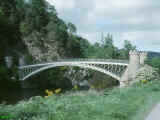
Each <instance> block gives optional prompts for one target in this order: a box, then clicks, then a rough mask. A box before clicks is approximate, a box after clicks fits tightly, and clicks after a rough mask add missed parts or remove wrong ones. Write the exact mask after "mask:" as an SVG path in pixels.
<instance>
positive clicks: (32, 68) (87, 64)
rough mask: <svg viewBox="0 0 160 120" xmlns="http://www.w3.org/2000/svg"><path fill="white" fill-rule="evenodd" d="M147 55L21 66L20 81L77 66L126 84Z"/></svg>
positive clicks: (135, 53) (137, 53)
mask: <svg viewBox="0 0 160 120" xmlns="http://www.w3.org/2000/svg"><path fill="white" fill-rule="evenodd" d="M145 58H146V54H145V53H144V52H143V53H140V52H136V51H131V52H130V60H129V61H128V60H113V59H59V60H57V61H53V62H49V63H37V64H32V65H25V66H19V78H20V80H26V79H27V78H29V77H31V76H33V75H35V74H37V73H39V72H42V71H45V70H48V69H51V68H54V67H60V66H77V67H80V68H85V69H92V70H95V71H99V72H102V73H104V74H106V75H109V76H111V77H113V78H115V79H116V80H118V81H119V82H120V85H121V84H124V83H126V82H127V81H128V80H130V79H131V78H132V79H133V78H134V77H135V73H136V71H137V70H138V68H139V65H140V64H142V63H143V62H144V59H145Z"/></svg>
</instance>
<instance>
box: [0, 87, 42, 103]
mask: <svg viewBox="0 0 160 120" xmlns="http://www.w3.org/2000/svg"><path fill="white" fill-rule="evenodd" d="M33 96H45V92H44V90H42V89H31V88H30V89H26V88H25V89H23V88H21V89H2V90H0V104H2V103H3V102H4V101H5V103H6V104H16V103H17V102H18V101H20V100H27V99H29V98H30V97H33Z"/></svg>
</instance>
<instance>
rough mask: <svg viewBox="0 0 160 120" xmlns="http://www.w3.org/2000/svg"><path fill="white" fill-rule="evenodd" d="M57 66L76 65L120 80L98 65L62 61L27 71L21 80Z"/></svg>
mask: <svg viewBox="0 0 160 120" xmlns="http://www.w3.org/2000/svg"><path fill="white" fill-rule="evenodd" d="M58 66H78V67H81V68H90V69H93V70H96V71H99V72H102V73H105V74H107V75H109V76H112V77H113V78H115V79H117V80H120V77H118V76H116V75H114V74H113V73H111V72H108V71H106V70H105V69H102V68H98V67H95V66H90V65H86V64H77V63H72V64H71V63H69V64H66V63H63V64H62V63H53V64H52V65H47V66H45V67H42V68H40V69H38V70H35V71H33V72H32V73H29V74H28V75H27V76H25V77H24V78H23V79H22V80H25V79H27V78H29V77H30V76H32V75H34V74H36V73H39V72H41V71H44V70H47V69H50V68H54V67H58Z"/></svg>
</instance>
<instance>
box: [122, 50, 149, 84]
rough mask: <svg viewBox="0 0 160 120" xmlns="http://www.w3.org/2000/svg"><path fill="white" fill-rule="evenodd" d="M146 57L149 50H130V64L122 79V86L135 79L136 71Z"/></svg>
mask: <svg viewBox="0 0 160 120" xmlns="http://www.w3.org/2000/svg"><path fill="white" fill-rule="evenodd" d="M146 58H147V52H138V51H130V52H129V65H128V67H127V69H126V71H125V72H124V74H123V75H122V77H121V80H120V84H121V85H122V86H124V85H126V84H129V82H130V81H134V79H135V77H136V72H137V71H138V70H139V68H140V66H141V65H143V64H144V61H145V60H146Z"/></svg>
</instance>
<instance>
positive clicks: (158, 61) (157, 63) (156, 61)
mask: <svg viewBox="0 0 160 120" xmlns="http://www.w3.org/2000/svg"><path fill="white" fill-rule="evenodd" d="M146 63H147V64H148V65H150V66H152V67H154V68H157V69H158V73H159V74H160V58H159V57H154V58H152V59H147V60H146Z"/></svg>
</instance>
